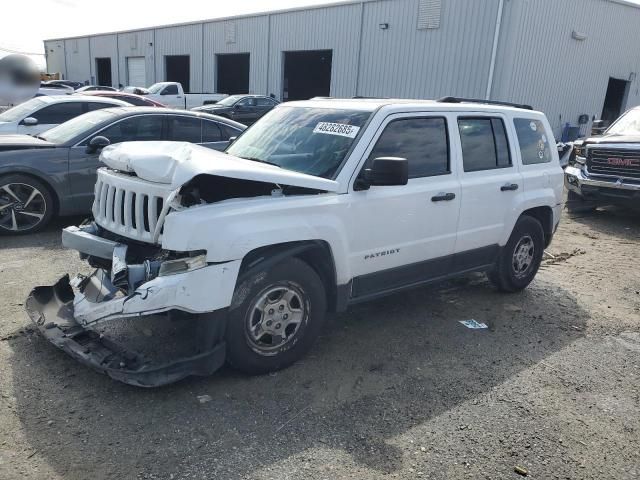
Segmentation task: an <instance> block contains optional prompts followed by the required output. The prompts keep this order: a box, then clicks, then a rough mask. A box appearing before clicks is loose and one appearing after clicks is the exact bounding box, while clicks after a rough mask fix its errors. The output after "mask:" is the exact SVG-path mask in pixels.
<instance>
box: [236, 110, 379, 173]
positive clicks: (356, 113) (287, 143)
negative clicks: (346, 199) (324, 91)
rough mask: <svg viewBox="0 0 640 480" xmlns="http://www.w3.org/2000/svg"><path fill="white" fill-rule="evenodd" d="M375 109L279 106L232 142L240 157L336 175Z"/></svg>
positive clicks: (306, 171)
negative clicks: (372, 110) (371, 110)
mask: <svg viewBox="0 0 640 480" xmlns="http://www.w3.org/2000/svg"><path fill="white" fill-rule="evenodd" d="M370 115H371V112H366V111H360V110H337V109H319V108H306V107H279V108H276V109H275V110H272V111H271V112H269V113H268V114H267V115H265V116H264V117H263V118H262V119H261V120H260V121H259V122H258V123H256V124H255V125H254V126H252V127H251V128H250V129H248V130H246V131H245V133H243V134H242V135H241V136H240V137H238V139H237V140H236V141H235V142H234V143H232V144H231V146H229V148H228V149H227V153H229V154H231V155H235V156H236V157H241V158H246V159H250V160H256V161H261V162H265V163H271V164H275V165H277V166H279V167H282V168H286V169H288V170H295V171H296V172H301V173H306V174H309V175H315V176H317V177H324V178H333V177H335V176H336V174H337V173H338V170H339V169H340V166H341V165H342V162H343V160H344V158H345V156H346V154H347V152H348V151H349V149H350V148H351V145H352V144H353V142H354V139H355V138H356V136H357V135H358V132H359V131H360V129H361V128H362V126H363V125H364V124H365V123H366V121H367V119H368V118H369V116H370Z"/></svg>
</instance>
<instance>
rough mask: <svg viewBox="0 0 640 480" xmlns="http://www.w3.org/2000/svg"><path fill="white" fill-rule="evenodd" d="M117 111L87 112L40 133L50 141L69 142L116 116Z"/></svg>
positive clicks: (44, 138) (41, 136)
mask: <svg viewBox="0 0 640 480" xmlns="http://www.w3.org/2000/svg"><path fill="white" fill-rule="evenodd" d="M116 117H117V115H116V114H115V113H111V112H109V111H107V110H95V111H93V112H89V113H85V114H84V115H80V116H79V117H75V118H72V119H71V120H68V121H66V122H64V123H61V124H60V125H58V126H57V127H53V128H52V129H50V130H47V131H46V132H44V133H41V134H40V138H42V139H43V140H47V141H48V142H52V143H57V144H63V143H67V142H69V141H71V140H73V139H74V138H76V137H77V136H78V135H80V134H82V133H83V132H88V131H89V130H91V129H92V128H93V127H95V126H96V125H98V124H100V123H102V122H104V121H106V120H109V119H111V118H114V119H115V118H116Z"/></svg>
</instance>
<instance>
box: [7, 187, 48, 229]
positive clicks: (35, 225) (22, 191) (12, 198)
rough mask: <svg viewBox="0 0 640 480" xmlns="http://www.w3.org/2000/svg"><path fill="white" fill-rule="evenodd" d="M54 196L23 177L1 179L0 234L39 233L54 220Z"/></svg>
mask: <svg viewBox="0 0 640 480" xmlns="http://www.w3.org/2000/svg"><path fill="white" fill-rule="evenodd" d="M51 207H52V200H51V195H50V194H49V192H48V191H47V189H46V188H45V186H44V185H42V184H40V182H38V181H37V180H35V179H31V178H29V177H26V176H23V175H9V176H7V177H2V178H0V234H5V235H11V234H13V235H16V234H23V233H30V232H35V231H37V230H40V229H41V228H42V227H44V225H45V224H46V223H47V222H48V221H49V219H50V218H51V216H52V212H51V211H50V210H51Z"/></svg>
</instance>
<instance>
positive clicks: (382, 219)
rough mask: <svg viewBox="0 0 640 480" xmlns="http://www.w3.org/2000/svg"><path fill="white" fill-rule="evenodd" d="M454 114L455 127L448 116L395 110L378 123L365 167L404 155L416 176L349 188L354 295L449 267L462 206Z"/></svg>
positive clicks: (431, 275) (434, 275)
mask: <svg viewBox="0 0 640 480" xmlns="http://www.w3.org/2000/svg"><path fill="white" fill-rule="evenodd" d="M452 119H453V122H454V128H455V117H453V116H451V115H450V114H445V113H415V114H414V113H412V114H395V115H391V116H389V117H387V119H385V121H384V122H383V124H382V125H381V127H380V128H379V130H378V133H377V138H376V139H375V140H374V141H373V142H372V145H371V146H370V147H369V150H368V151H367V154H366V156H367V160H366V162H365V164H364V166H363V167H362V169H361V170H360V172H362V171H363V169H364V168H368V166H369V165H370V164H371V162H372V161H373V159H375V158H378V157H389V156H392V157H402V158H406V159H407V160H408V162H409V177H410V178H409V181H408V184H407V185H402V186H372V187H370V188H369V189H368V190H363V191H353V192H351V193H350V196H351V197H352V198H353V201H352V202H351V204H350V205H349V221H350V227H349V229H348V234H349V251H350V252H351V253H350V255H351V256H350V267H351V272H352V275H353V277H354V280H353V296H355V297H361V298H362V297H367V296H370V295H375V294H378V293H381V292H384V291H392V290H394V289H397V288H401V287H403V286H407V285H411V284H418V283H421V282H423V281H426V280H431V279H434V278H437V277H440V276H442V275H445V274H446V273H448V272H449V270H450V262H451V254H452V253H453V249H454V245H455V239H456V228H457V224H458V212H459V208H460V184H459V181H458V178H457V177H458V174H457V172H456V170H455V169H454V168H452V167H453V165H455V163H456V159H455V155H456V154H455V151H453V150H451V149H450V148H449V128H450V124H451V120H452ZM452 153H453V155H452ZM352 188H353V186H352Z"/></svg>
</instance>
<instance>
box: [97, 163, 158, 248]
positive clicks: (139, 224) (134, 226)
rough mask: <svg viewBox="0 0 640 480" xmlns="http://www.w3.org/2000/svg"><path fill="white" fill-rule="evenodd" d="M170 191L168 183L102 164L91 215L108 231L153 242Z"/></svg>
mask: <svg viewBox="0 0 640 480" xmlns="http://www.w3.org/2000/svg"><path fill="white" fill-rule="evenodd" d="M169 193H170V187H169V185H163V184H157V183H152V182H147V181H145V180H141V179H140V178H137V177H132V176H129V175H124V174H121V173H118V172H114V171H112V170H108V169H104V168H102V169H99V170H98V180H97V182H96V187H95V198H94V201H93V209H92V210H93V216H94V218H95V221H96V223H97V224H98V225H100V226H101V227H103V228H105V229H107V230H109V231H110V232H114V233H117V234H119V235H122V236H125V237H128V238H132V239H135V240H142V241H145V242H153V236H154V232H155V230H156V227H157V226H158V219H159V217H160V213H161V212H162V208H163V206H164V203H165V201H166V199H167V197H168V196H169ZM160 228H162V225H161V226H160Z"/></svg>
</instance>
